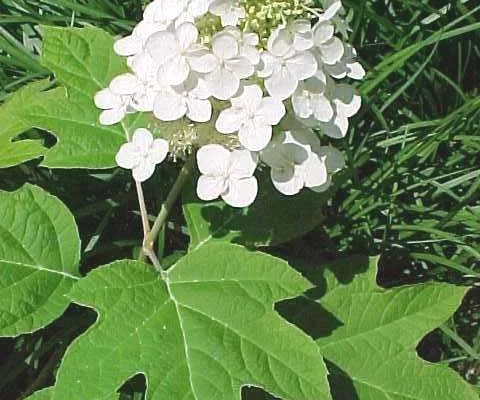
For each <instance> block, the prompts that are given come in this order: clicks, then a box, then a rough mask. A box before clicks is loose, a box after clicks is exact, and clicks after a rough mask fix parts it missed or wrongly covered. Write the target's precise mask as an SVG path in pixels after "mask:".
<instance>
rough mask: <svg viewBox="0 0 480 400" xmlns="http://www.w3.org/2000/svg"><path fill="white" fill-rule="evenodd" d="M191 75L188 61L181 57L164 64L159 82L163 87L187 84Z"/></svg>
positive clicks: (159, 72)
mask: <svg viewBox="0 0 480 400" xmlns="http://www.w3.org/2000/svg"><path fill="white" fill-rule="evenodd" d="M189 74H190V66H189V65H188V63H187V59H186V58H185V57H183V56H179V57H176V58H174V59H173V60H170V61H169V62H168V63H166V64H163V65H161V66H160V67H159V69H158V80H159V82H160V83H161V84H163V85H168V86H177V85H181V84H182V83H183V82H185V81H186V80H187V78H188V75H189Z"/></svg>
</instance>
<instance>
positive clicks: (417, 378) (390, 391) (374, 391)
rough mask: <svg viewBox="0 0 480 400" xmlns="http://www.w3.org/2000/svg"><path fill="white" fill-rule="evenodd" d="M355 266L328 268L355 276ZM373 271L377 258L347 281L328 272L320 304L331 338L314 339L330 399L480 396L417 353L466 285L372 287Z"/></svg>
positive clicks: (437, 399)
mask: <svg viewBox="0 0 480 400" xmlns="http://www.w3.org/2000/svg"><path fill="white" fill-rule="evenodd" d="M359 266H360V264H359V262H358V260H348V261H347V262H342V263H339V264H337V265H335V266H334V267H333V268H332V270H333V271H338V273H340V274H342V275H343V277H345V276H348V275H350V276H353V275H354V274H355V270H358V268H359ZM376 274H377V260H376V259H372V260H371V261H370V265H369V267H368V269H366V271H365V272H363V273H360V274H358V275H357V276H356V277H355V278H353V280H351V282H350V283H348V281H349V279H342V278H341V279H338V278H336V277H335V275H334V274H333V273H332V272H329V271H326V282H327V291H326V294H325V295H324V296H323V297H322V298H321V300H320V303H321V304H322V305H323V307H325V308H326V309H327V310H328V311H329V312H330V313H331V314H332V315H333V316H334V318H332V319H331V322H330V324H331V326H330V328H331V329H332V333H331V335H329V336H325V337H321V338H319V339H318V341H317V343H318V345H319V346H320V349H321V350H322V353H323V354H324V356H325V358H326V359H327V360H329V361H330V362H332V363H333V364H334V367H333V368H332V370H331V372H332V373H333V376H332V382H333V383H337V385H334V398H335V399H338V400H355V399H357V400H432V399H435V400H453V399H455V400H457V399H458V400H460V399H462V400H474V399H475V400H477V399H478V396H477V395H476V394H475V392H474V390H473V389H472V387H471V386H470V385H468V384H467V383H466V382H465V381H463V379H462V378H461V377H460V376H459V375H457V374H456V372H454V371H453V370H451V369H450V368H448V366H446V365H436V364H431V363H427V362H425V361H423V360H421V359H420V358H419V357H418V355H417V353H416V346H417V345H418V343H419V341H420V340H421V339H422V338H423V336H425V335H426V334H427V333H429V332H430V331H432V330H433V329H435V328H437V327H438V326H439V325H441V324H442V323H443V322H445V321H446V320H447V319H448V318H449V317H450V316H451V315H452V314H453V313H454V312H455V311H456V309H457V308H458V306H459V305H460V302H461V300H462V298H463V296H464V294H465V291H466V289H465V288H463V287H457V286H454V285H449V284H441V283H427V284H422V285H416V286H404V287H399V288H395V289H390V290H385V289H383V288H381V287H379V286H378V285H377V283H376ZM342 282H343V283H342ZM326 322H327V320H325V321H324V324H325V323H326ZM324 328H325V329H327V330H328V326H324ZM348 381H351V386H350V387H349V384H348Z"/></svg>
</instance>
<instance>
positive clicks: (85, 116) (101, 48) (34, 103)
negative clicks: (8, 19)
mask: <svg viewBox="0 0 480 400" xmlns="http://www.w3.org/2000/svg"><path fill="white" fill-rule="evenodd" d="M43 30H44V38H43V39H44V41H43V52H42V63H43V64H44V65H45V66H46V67H47V68H49V69H50V70H51V71H52V72H53V73H54V74H55V77H56V79H57V83H58V84H60V85H62V86H61V87H58V88H56V89H54V90H50V91H46V92H39V88H40V86H39V84H37V83H34V84H32V85H29V86H27V87H26V89H24V92H25V93H26V95H21V94H19V95H15V96H21V98H20V99H19V100H18V101H16V102H15V104H17V103H19V102H20V101H21V102H22V105H21V107H17V111H16V113H15V121H17V122H16V123H15V124H13V123H11V124H8V125H6V127H1V128H0V140H2V136H4V137H5V138H7V139H9V140H10V139H11V138H12V137H15V136H16V135H18V134H19V133H21V132H23V131H26V130H28V129H30V128H33V127H36V128H40V129H43V130H46V131H48V132H50V133H52V134H53V135H55V136H56V137H57V139H58V141H57V144H56V145H55V146H54V147H53V148H51V149H48V150H47V149H43V148H42V147H41V146H40V145H38V144H37V146H36V147H35V148H33V150H35V151H33V150H32V149H30V148H29V151H30V152H32V153H33V154H32V155H29V156H28V157H23V158H22V157H18V156H17V157H16V158H15V159H14V160H10V161H9V162H8V163H7V162H2V158H1V155H2V153H1V152H0V167H2V166H8V165H14V164H15V163H19V162H23V161H25V160H27V159H31V158H35V157H38V156H40V155H44V161H43V165H45V166H47V167H50V168H110V167H114V166H115V165H116V164H115V154H116V153H117V151H118V149H119V148H120V146H121V145H122V144H123V143H124V142H125V140H126V133H131V132H132V131H133V130H134V129H135V127H140V126H146V124H147V121H146V120H145V118H146V117H145V115H142V114H136V115H133V116H129V117H127V118H126V119H125V120H124V121H123V123H122V124H118V125H115V126H102V125H100V123H99V122H98V119H99V115H100V110H98V109H97V107H96V106H95V103H94V100H93V99H94V95H95V93H96V92H98V91H99V90H101V89H103V88H105V87H107V86H108V84H109V83H110V81H111V79H113V78H114V77H115V76H117V75H119V74H122V73H124V72H127V71H128V68H127V66H126V63H125V60H124V59H122V58H121V57H119V56H117V55H116V54H115V53H114V51H113V38H112V37H111V36H110V35H109V34H108V33H106V32H105V31H103V30H101V29H97V28H81V29H79V28H53V27H44V28H43ZM33 92H34V93H36V96H34V97H31V96H30V94H31V93H33ZM21 93H22V92H21ZM14 98H15V97H14ZM12 101H13V100H12ZM8 104H9V103H6V104H5V105H4V106H2V107H0V122H1V121H2V119H3V118H9V117H8V116H7V114H8V113H9V110H10V108H12V106H10V107H9V105H8ZM8 107H9V108H8ZM0 143H1V142H0ZM18 143H22V142H15V143H14V144H15V145H16V146H18ZM22 146H27V143H25V144H23V145H22ZM30 146H32V145H31V144H30ZM25 151H26V150H25Z"/></svg>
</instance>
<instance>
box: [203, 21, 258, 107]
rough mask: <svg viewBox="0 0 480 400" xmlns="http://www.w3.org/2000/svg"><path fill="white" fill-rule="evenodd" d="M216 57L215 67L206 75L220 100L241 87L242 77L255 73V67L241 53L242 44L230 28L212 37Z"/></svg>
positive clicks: (215, 95) (212, 90)
mask: <svg viewBox="0 0 480 400" xmlns="http://www.w3.org/2000/svg"><path fill="white" fill-rule="evenodd" d="M212 51H213V54H214V56H215V58H216V62H215V63H216V67H215V69H214V70H213V71H212V72H210V73H209V74H207V75H206V77H205V80H206V82H207V84H208V87H209V89H210V92H211V93H212V95H213V96H214V97H216V98H217V99H219V100H228V99H230V98H231V97H232V96H234V95H235V94H236V93H237V92H238V89H239V88H240V79H245V78H248V77H250V76H252V75H253V73H254V72H255V68H254V66H253V64H252V63H251V62H250V61H249V59H248V58H246V57H243V56H241V55H240V45H239V43H238V41H237V38H236V37H235V35H234V34H232V33H230V31H229V30H224V31H222V32H219V33H217V34H216V35H215V36H214V37H213V39H212Z"/></svg>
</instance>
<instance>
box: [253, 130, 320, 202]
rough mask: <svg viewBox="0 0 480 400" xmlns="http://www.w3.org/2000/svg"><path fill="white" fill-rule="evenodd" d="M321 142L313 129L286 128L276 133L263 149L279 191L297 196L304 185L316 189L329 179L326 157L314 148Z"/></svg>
mask: <svg viewBox="0 0 480 400" xmlns="http://www.w3.org/2000/svg"><path fill="white" fill-rule="evenodd" d="M317 145H319V141H318V137H316V136H315V134H314V133H313V132H311V131H309V130H306V129H304V130H296V131H286V132H281V133H280V134H277V135H275V137H274V138H273V139H272V141H271V142H270V144H269V145H268V147H267V148H266V149H265V150H263V151H262V152H261V155H260V156H261V159H262V161H263V162H265V163H266V164H267V165H268V166H270V168H271V170H270V176H271V178H272V182H273V185H274V186H275V187H276V188H277V190H278V191H279V192H281V193H283V194H285V195H287V196H293V195H295V194H297V193H299V192H300V191H301V190H302V189H303V188H304V187H307V188H316V187H318V186H321V185H324V184H326V183H327V182H328V171H327V166H326V164H325V159H324V158H322V157H319V155H318V154H317V153H316V152H315V151H314V148H315V147H317Z"/></svg>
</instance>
